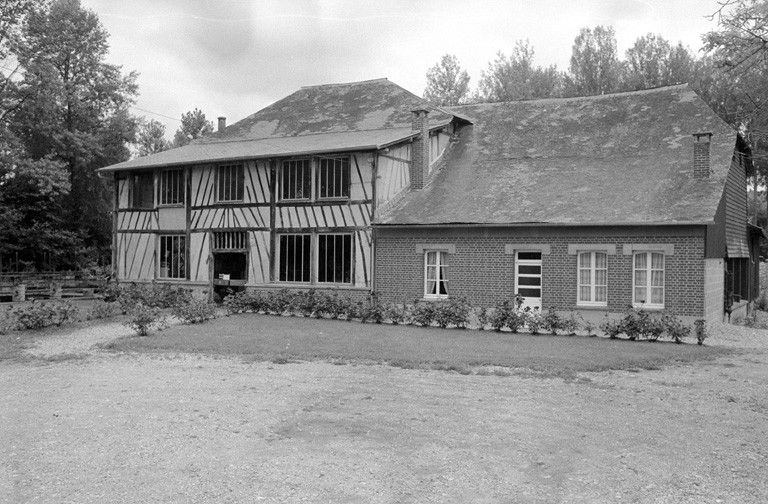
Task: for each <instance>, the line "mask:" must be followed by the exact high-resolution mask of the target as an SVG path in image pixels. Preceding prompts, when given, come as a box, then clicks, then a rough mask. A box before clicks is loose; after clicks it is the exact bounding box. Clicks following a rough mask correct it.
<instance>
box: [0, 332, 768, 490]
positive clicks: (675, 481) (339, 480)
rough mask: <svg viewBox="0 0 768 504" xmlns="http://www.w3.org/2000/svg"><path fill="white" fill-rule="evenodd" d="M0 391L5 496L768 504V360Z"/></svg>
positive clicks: (292, 374)
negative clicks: (570, 373)
mask: <svg viewBox="0 0 768 504" xmlns="http://www.w3.org/2000/svg"><path fill="white" fill-rule="evenodd" d="M65 339H66V338H65ZM714 340H716V338H713V341H714ZM755 340H756V341H757V343H755V344H760V342H762V341H764V339H762V336H760V335H757V336H755ZM640 344H641V343H640ZM49 345H50V344H49ZM77 348H81V347H77ZM64 350H66V351H65V352H64V354H66V353H72V352H69V351H68V350H69V349H67V348H64ZM74 353H78V352H74ZM46 355H50V352H47V353H46ZM0 398H2V399H1V400H2V407H0V446H2V447H3V450H0V502H14V503H15V502H50V503H65V502H72V503H75V502H76V503H90V502H93V503H97V502H98V503H102V502H115V503H117V502H180V503H182V502H184V503H186V502H217V503H218V502H366V503H368V502H382V503H383V502H414V503H415V502H523V503H526V502H531V503H534V502H535V503H539V502H541V503H544V502H546V503H551V502H569V503H570V502H584V503H587V502H589V503H592V502H606V503H608V502H611V503H613V502H648V503H660V502H670V503H688V502H690V503H701V502H728V503H729V502H733V503H752V502H754V503H763V502H766V501H768V482H766V478H765V474H766V473H768V441H766V440H768V354H766V353H765V351H764V350H762V349H761V350H757V349H751V350H748V351H744V352H741V353H738V354H733V355H729V356H727V357H722V358H718V359H716V360H713V361H700V362H695V363H692V364H686V365H676V366H667V367H664V368H663V369H661V370H657V371H642V372H627V371H613V372H602V373H581V374H580V375H579V378H578V379H577V380H568V381H564V380H562V379H558V378H549V379H544V378H532V377H527V378H526V377H522V376H517V375H512V376H508V377H500V376H479V375H468V376H464V375H459V374H457V373H449V372H443V371H432V370H407V369H400V368H395V367H389V366H384V365H333V364H330V363H323V362H303V363H296V364H286V365H277V364H272V363H269V362H256V363H244V362H242V361H241V360H240V359H237V358H214V357H202V356H191V355H174V354H163V353H161V354H157V355H147V354H112V353H104V352H99V351H94V350H87V352H86V356H85V357H84V358H81V359H70V360H62V361H61V362H53V363H51V362H44V361H31V362H5V363H0Z"/></svg>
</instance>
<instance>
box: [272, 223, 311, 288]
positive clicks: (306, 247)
mask: <svg viewBox="0 0 768 504" xmlns="http://www.w3.org/2000/svg"><path fill="white" fill-rule="evenodd" d="M311 240H312V235H308V234H291V235H280V265H279V266H280V273H279V275H278V278H279V280H280V281H281V282H304V283H309V282H310V281H311V275H310V271H311V268H310V265H311V262H310V261H311V258H312V256H311V247H310V244H311Z"/></svg>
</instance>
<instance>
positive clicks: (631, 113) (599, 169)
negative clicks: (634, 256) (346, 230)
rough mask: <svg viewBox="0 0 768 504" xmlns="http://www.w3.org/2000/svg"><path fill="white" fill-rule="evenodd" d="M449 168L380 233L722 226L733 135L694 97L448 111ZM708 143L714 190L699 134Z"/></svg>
mask: <svg viewBox="0 0 768 504" xmlns="http://www.w3.org/2000/svg"><path fill="white" fill-rule="evenodd" d="M449 110H451V111H453V110H456V111H459V112H460V113H462V114H464V115H467V116H469V117H470V118H471V119H472V120H473V122H474V126H466V127H464V128H462V130H461V131H460V133H459V138H458V141H457V143H456V145H454V148H453V149H452V151H451V154H450V159H448V160H447V162H446V163H445V164H444V166H443V167H442V169H440V170H438V171H437V173H435V174H433V175H431V178H430V179H429V180H427V183H426V187H425V188H424V189H423V190H421V191H413V192H410V193H409V194H407V195H406V196H405V197H404V198H403V199H402V200H400V201H399V202H398V203H397V204H396V205H394V206H393V207H391V208H390V209H389V210H388V211H387V212H386V213H384V214H382V215H379V217H378V219H377V223H379V224H427V225H428V224H448V223H465V224H519V223H549V224H579V225H581V224H673V223H681V224H682V223H701V222H710V221H712V220H713V219H714V215H715V211H716V209H717V205H718V203H719V201H720V198H721V195H722V192H723V188H724V184H725V178H726V174H727V172H728V168H729V166H730V161H731V158H732V156H733V152H734V147H735V146H736V137H737V133H736V131H734V130H733V129H732V128H731V127H730V126H729V125H728V124H726V123H725V122H723V121H722V120H721V119H720V118H719V117H718V116H717V115H716V114H715V113H714V111H712V109H710V108H709V107H708V106H707V105H706V103H704V101H703V100H702V99H701V98H700V97H699V96H698V95H697V94H696V93H695V92H694V91H693V90H691V89H690V88H689V87H688V86H685V85H683V86H672V87H665V88H658V89H652V90H644V91H637V92H631V93H619V94H612V95H603V96H592V97H580V98H565V99H545V100H533V101H519V102H507V103H494V104H476V105H467V106H461V107H455V108H450V109H449ZM699 132H711V133H713V136H712V144H711V167H712V175H711V177H710V178H709V180H703V181H702V180H695V179H694V178H693V137H692V135H693V134H694V133H699Z"/></svg>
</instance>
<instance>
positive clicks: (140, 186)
mask: <svg viewBox="0 0 768 504" xmlns="http://www.w3.org/2000/svg"><path fill="white" fill-rule="evenodd" d="M154 207H155V177H154V175H153V174H152V172H142V173H135V174H133V176H132V177H131V208H154Z"/></svg>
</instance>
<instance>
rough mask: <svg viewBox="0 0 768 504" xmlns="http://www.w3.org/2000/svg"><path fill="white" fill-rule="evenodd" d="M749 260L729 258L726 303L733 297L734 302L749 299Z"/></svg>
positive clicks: (726, 269)
mask: <svg viewBox="0 0 768 504" xmlns="http://www.w3.org/2000/svg"><path fill="white" fill-rule="evenodd" d="M749 269H750V268H749V259H742V258H728V259H727V260H726V261H725V295H726V302H728V299H729V297H730V296H733V301H734V302H739V301H743V300H745V299H749Z"/></svg>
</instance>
